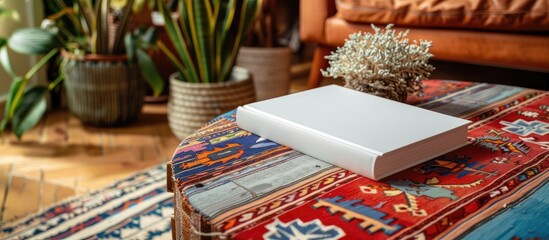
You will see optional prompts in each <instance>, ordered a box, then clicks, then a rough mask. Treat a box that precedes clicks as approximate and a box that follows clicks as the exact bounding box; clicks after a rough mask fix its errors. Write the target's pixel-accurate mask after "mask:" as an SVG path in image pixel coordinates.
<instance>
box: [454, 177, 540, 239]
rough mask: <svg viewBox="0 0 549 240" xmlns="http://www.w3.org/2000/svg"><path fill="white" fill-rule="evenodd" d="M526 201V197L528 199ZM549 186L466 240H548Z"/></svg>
mask: <svg viewBox="0 0 549 240" xmlns="http://www.w3.org/2000/svg"><path fill="white" fill-rule="evenodd" d="M525 197H526V196H525ZM548 214H549V183H548V182H546V183H545V184H544V185H543V186H541V187H540V188H539V189H538V190H537V191H535V190H534V191H533V193H531V195H530V196H527V198H526V199H524V200H523V201H521V202H519V203H517V204H514V205H511V206H508V207H507V208H506V209H505V210H504V211H502V212H501V213H499V214H497V215H496V216H495V217H494V218H491V219H490V220H488V222H486V223H485V224H484V225H482V227H481V228H477V229H475V230H473V231H472V232H470V233H469V234H467V235H466V236H465V237H464V238H463V239H470V240H476V239H513V238H515V239H549V216H548Z"/></svg>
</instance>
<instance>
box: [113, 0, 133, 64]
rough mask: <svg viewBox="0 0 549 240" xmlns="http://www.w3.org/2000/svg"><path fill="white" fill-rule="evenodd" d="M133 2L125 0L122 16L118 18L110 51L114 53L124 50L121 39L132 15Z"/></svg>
mask: <svg viewBox="0 0 549 240" xmlns="http://www.w3.org/2000/svg"><path fill="white" fill-rule="evenodd" d="M133 3H134V0H127V2H126V6H125V7H124V9H123V10H122V16H121V17H120V20H119V22H118V27H117V29H116V35H114V36H113V39H114V44H113V49H112V53H114V54H119V53H122V52H123V50H124V49H123V48H122V40H123V38H124V37H125V35H126V33H127V30H128V25H129V22H130V19H131V15H132V6H133Z"/></svg>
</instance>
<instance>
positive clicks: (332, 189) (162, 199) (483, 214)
mask: <svg viewBox="0 0 549 240" xmlns="http://www.w3.org/2000/svg"><path fill="white" fill-rule="evenodd" d="M426 84H427V89H426V94H425V96H424V97H423V98H413V99H409V100H410V102H412V103H413V104H417V105H419V106H422V107H425V108H429V109H433V110H436V111H439V112H446V113H450V114H453V115H457V116H464V117H465V118H468V119H472V120H474V121H475V124H473V125H472V126H471V130H470V132H469V140H470V142H471V144H470V145H468V146H466V147H464V148H462V149H459V150H457V151H454V152H452V153H449V154H447V155H445V156H441V157H439V158H435V159H434V160H432V161H429V162H427V163H425V164H420V165H418V166H416V167H413V168H411V169H409V170H407V171H403V172H401V173H398V174H395V175H394V176H392V177H389V178H387V179H384V180H382V181H379V182H376V181H372V180H368V179H366V178H363V177H360V176H357V175H356V174H353V173H352V172H349V171H345V170H343V169H341V168H337V167H334V166H331V165H329V164H326V163H323V162H321V161H318V160H316V159H312V158H309V157H307V156H305V155H302V154H300V153H298V152H295V151H292V150H291V149H288V148H286V147H284V146H280V145H278V144H276V143H273V142H271V141H269V140H266V139H261V138H259V137H257V136H255V135H252V134H250V133H247V132H244V131H241V130H239V129H238V128H237V127H236V124H235V123H234V112H229V113H227V114H224V115H222V116H220V117H219V118H217V119H215V120H214V121H212V122H211V123H210V124H209V125H207V126H205V127H204V128H203V129H202V130H200V131H199V132H197V133H196V134H195V135H193V136H191V137H190V138H188V139H186V140H185V141H184V142H183V143H182V144H181V146H179V147H178V149H177V150H176V154H175V155H174V160H173V166H174V172H173V173H174V174H175V178H176V179H177V186H178V188H179V189H176V191H175V192H176V195H178V196H176V199H179V200H178V201H177V202H176V203H175V205H176V206H178V207H176V209H175V210H176V212H177V211H178V210H179V213H180V214H182V213H185V214H184V215H180V216H179V217H180V219H178V220H179V221H178V223H179V224H181V225H183V226H184V227H181V228H180V229H177V230H178V231H176V232H179V233H181V234H183V232H185V233H186V234H187V237H194V238H198V237H200V235H199V234H204V235H209V236H214V238H221V237H230V238H236V239H245V238H253V239H258V238H266V239H290V238H292V237H295V236H304V237H303V239H337V238H342V239H345V238H346V239H375V238H382V239H383V238H388V237H404V236H425V237H427V238H434V237H445V238H448V239H452V238H455V237H456V236H461V237H464V238H465V239H479V238H482V239H510V238H512V237H518V238H522V239H526V238H530V239H533V238H535V237H539V238H540V239H546V238H549V221H547V220H546V216H545V215H546V214H547V212H549V183H547V182H548V179H549V176H548V175H549V174H548V171H547V167H548V165H549V163H548V161H547V154H548V151H547V149H549V141H548V139H547V138H548V137H547V136H546V133H547V132H548V131H549V128H548V127H547V125H548V124H547V122H549V120H548V118H549V112H548V109H549V108H548V106H549V96H548V94H547V93H545V92H541V91H534V90H528V89H522V88H515V87H507V86H498V85H489V84H473V83H467V82H453V81H427V82H426ZM395 137H398V136H395ZM165 171H166V168H165V167H164V166H157V167H155V168H152V169H149V170H146V171H144V172H140V173H137V174H136V175H134V176H131V177H129V178H127V179H124V180H122V181H119V182H116V183H114V184H112V185H110V186H108V187H106V188H104V189H101V190H98V191H94V192H92V193H90V194H87V195H84V196H81V197H76V198H72V199H69V200H66V201H64V202H61V203H59V204H56V205H54V206H51V207H49V208H48V209H46V210H45V211H44V212H41V213H38V214H36V215H34V216H31V217H29V218H26V219H23V220H21V221H17V222H14V223H10V224H7V225H3V226H1V227H0V239H61V238H69V239H170V238H171V233H170V230H171V227H170V216H171V214H172V213H173V211H174V203H173V201H172V194H171V193H166V192H165V186H166V184H165V183H166V174H165ZM177 193H179V194H177ZM189 219H191V222H192V224H193V226H192V227H191V226H190V225H185V223H184V222H185V221H187V220H189ZM479 236H480V237H479Z"/></svg>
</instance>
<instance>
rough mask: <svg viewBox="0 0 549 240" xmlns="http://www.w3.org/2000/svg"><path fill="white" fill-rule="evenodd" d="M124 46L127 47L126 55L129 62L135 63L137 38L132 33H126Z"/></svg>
mask: <svg viewBox="0 0 549 240" xmlns="http://www.w3.org/2000/svg"><path fill="white" fill-rule="evenodd" d="M124 45H125V46H126V55H127V56H128V61H129V62H132V63H133V62H135V48H136V45H135V38H134V36H133V35H132V34H131V33H126V37H124Z"/></svg>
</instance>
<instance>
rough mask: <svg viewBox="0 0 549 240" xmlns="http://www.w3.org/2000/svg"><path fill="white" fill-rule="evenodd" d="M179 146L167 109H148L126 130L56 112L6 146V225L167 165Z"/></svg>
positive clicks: (0, 156) (2, 179)
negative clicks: (90, 123) (88, 124)
mask: <svg viewBox="0 0 549 240" xmlns="http://www.w3.org/2000/svg"><path fill="white" fill-rule="evenodd" d="M178 143H179V140H178V139H176V138H175V137H174V136H173V134H172V133H171V131H170V129H169V127H168V125H167V120H166V104H157V105H145V107H144V108H143V114H142V115H141V116H140V118H139V120H138V122H136V123H133V124H130V125H128V126H125V127H120V128H91V127H85V126H83V125H82V124H81V123H80V121H79V120H78V119H76V118H75V117H74V116H72V115H70V114H68V113H67V112H66V111H61V110H58V111H53V112H50V113H48V114H47V116H46V118H45V119H44V120H43V121H42V122H41V123H40V125H39V126H38V127H35V128H34V129H32V130H31V131H30V132H28V133H26V134H25V135H24V136H23V138H22V140H21V141H17V139H15V137H13V136H7V137H6V139H5V140H4V142H3V143H2V144H0V186H1V189H3V188H4V187H5V186H6V181H7V179H8V177H7V176H8V175H10V174H11V178H9V179H11V183H10V184H9V186H10V187H9V192H8V194H7V198H6V200H7V201H6V203H7V204H6V208H5V210H4V214H3V221H8V220H10V219H13V218H15V217H18V216H22V215H25V214H27V213H30V212H35V211H36V210H39V209H40V208H43V207H45V206H48V205H50V204H52V203H54V202H57V201H59V200H61V199H64V198H67V197H69V196H73V195H77V194H81V193H84V192H88V191H90V190H93V189H97V188H99V187H102V186H105V185H106V184H108V183H111V182H113V181H115V180H118V179H121V178H124V177H126V176H128V175H130V174H132V173H134V172H136V171H139V170H141V169H144V168H147V167H150V166H153V165H156V164H159V163H165V162H167V161H168V160H169V159H170V158H171V156H172V154H173V151H174V150H175V148H176V146H177V144H178ZM42 179H43V181H42ZM4 195H5V192H4V191H3V192H1V193H0V197H1V198H2V199H3V198H4Z"/></svg>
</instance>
